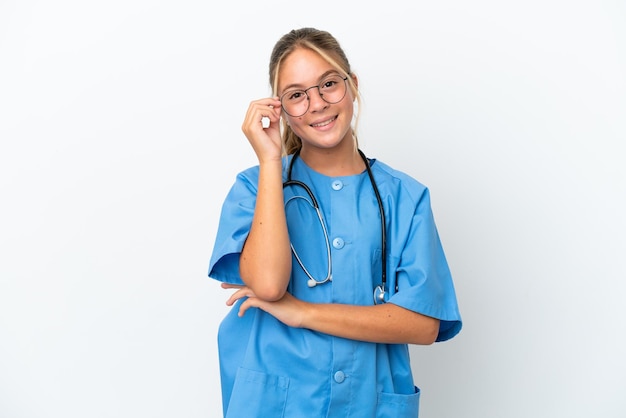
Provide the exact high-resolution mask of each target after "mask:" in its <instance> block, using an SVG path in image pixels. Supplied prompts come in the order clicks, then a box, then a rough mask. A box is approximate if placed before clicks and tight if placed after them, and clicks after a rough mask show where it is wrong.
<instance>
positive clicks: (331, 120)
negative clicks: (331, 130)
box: [310, 115, 337, 128]
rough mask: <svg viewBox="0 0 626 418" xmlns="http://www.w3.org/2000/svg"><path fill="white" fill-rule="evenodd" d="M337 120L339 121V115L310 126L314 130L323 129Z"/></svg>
mask: <svg viewBox="0 0 626 418" xmlns="http://www.w3.org/2000/svg"><path fill="white" fill-rule="evenodd" d="M335 120H337V115H335V116H333V117H332V118H330V119H326V120H324V121H321V122H317V123H312V124H311V125H310V126H312V127H313V128H322V127H324V126H327V125H330V124H331V123H333V122H334V121H335Z"/></svg>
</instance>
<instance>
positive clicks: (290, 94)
mask: <svg viewBox="0 0 626 418" xmlns="http://www.w3.org/2000/svg"><path fill="white" fill-rule="evenodd" d="M280 103H281V104H282V106H283V110H284V111H285V112H286V113H287V114H288V115H290V116H293V117H298V116H302V115H304V114H305V113H306V111H307V110H308V109H309V98H308V97H307V95H306V91H304V90H288V91H286V92H285V94H283V95H282V96H281V97H280Z"/></svg>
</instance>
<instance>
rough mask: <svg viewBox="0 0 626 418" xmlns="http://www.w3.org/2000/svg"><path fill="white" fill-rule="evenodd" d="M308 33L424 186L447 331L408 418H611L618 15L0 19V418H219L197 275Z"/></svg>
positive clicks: (620, 409)
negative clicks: (267, 111)
mask: <svg viewBox="0 0 626 418" xmlns="http://www.w3.org/2000/svg"><path fill="white" fill-rule="evenodd" d="M300 26H315V27H319V28H322V29H327V30H329V31H330V32H331V33H333V34H334V35H336V37H337V38H338V39H339V40H340V42H341V43H342V45H343V46H344V48H345V50H346V52H347V53H348V56H349V58H350V60H351V63H352V66H353V69H354V71H355V72H356V73H357V75H359V76H360V87H361V91H362V94H363V96H364V100H365V101H364V105H363V119H362V123H361V125H360V126H359V135H360V141H361V147H362V149H363V150H364V151H365V153H366V154H368V156H371V157H375V158H378V159H380V160H382V161H384V162H386V163H388V164H390V165H392V166H394V167H396V168H398V169H401V170H404V171H406V172H408V173H409V174H411V175H412V176H414V177H416V178H417V179H419V180H420V181H422V182H423V183H425V184H426V185H428V186H429V187H430V189H431V193H432V199H433V208H434V211H435V217H436V221H437V224H438V226H439V230H440V234H441V237H442V240H443V243H444V248H445V250H446V254H447V256H448V259H449V262H450V266H451V268H452V271H453V274H454V278H455V283H456V288H457V293H458V298H459V303H460V307H461V312H462V315H463V319H464V328H463V330H462V332H461V333H460V334H459V335H458V336H457V337H456V338H455V339H453V340H451V341H448V342H445V343H441V344H435V345H433V346H428V347H413V348H412V354H413V368H414V371H415V377H416V383H417V384H418V385H419V386H420V387H421V388H422V390H423V395H422V406H421V414H420V416H421V417H425V418H459V417H471V418H474V417H476V418H502V417H507V418H516V417H520V418H521V417H535V418H537V417H546V418H548V417H549V418H553V417H570V418H571V417H590V416H594V417H603V418H609V417H611V418H612V417H624V416H626V401H624V396H623V391H624V388H625V387H626V360H625V355H624V353H626V343H624V338H623V333H624V331H625V329H626V328H625V326H624V319H625V318H626V307H625V305H626V303H625V299H624V297H625V296H626V295H625V293H626V292H625V291H626V285H625V282H626V257H625V256H624V253H625V250H626V238H625V236H626V222H625V220H624V213H626V164H624V159H625V158H624V157H625V151H624V140H625V139H626V4H625V3H624V2H623V1H617V0H616V1H597V0H580V1H557V0H547V1H546V0H544V1H536V0H530V1H524V2H502V1H495V0H493V1H488V0H482V1H474V2H467V1H460V0H452V1H444V2H407V1H404V0H402V1H400V0H391V1H385V2H383V3H380V2H374V3H371V4H370V3H369V2H362V1H354V2H336V1H321V2H313V3H312V2H304V3H303V2H293V1H289V2H278V1H264V2H253V1H249V2H238V1H229V2H224V3H223V4H217V3H211V2H208V1H194V0H182V1H165V0H164V1H147V0H143V1H142V0H125V1H121V0H112V1H107V2H85V1H79V0H75V1H71V0H59V1H54V2H46V1H33V0H22V1H17V0H15V1H7V0H2V1H0V138H1V148H0V199H1V205H0V417H2V418H44V417H45V418H47V417H55V418H56V417H63V418H74V417H76V418H78V417H80V418H84V417H90V418H100V417H124V418H126V417H133V418H135V417H150V418H160V417H167V418H169V417H176V418H179V417H184V418H199V417H218V416H220V414H221V401H220V393H219V375H218V362H217V352H216V332H217V326H218V324H219V322H220V320H221V318H222V317H223V315H224V314H225V313H226V306H225V305H224V301H225V299H226V297H227V293H225V292H224V291H222V290H221V289H219V287H218V284H217V283H216V282H214V281H212V280H211V279H208V278H207V276H206V273H207V267H208V259H209V256H210V253H211V249H212V246H213V240H214V237H215V232H216V226H217V222H218V217H219V211H220V208H221V203H222V200H223V198H224V196H225V194H226V192H227V190H228V188H229V187H230V185H231V184H232V181H233V180H234V176H235V174H236V173H237V172H238V171H240V170H242V169H244V168H246V167H248V166H249V165H252V164H254V163H255V158H254V154H253V152H252V150H251V148H250V146H249V145H248V143H247V141H246V140H245V138H244V137H243V135H242V133H241V130H240V126H241V122H242V120H243V116H244V113H245V110H246V108H247V105H248V103H249V101H251V100H253V99H256V98H260V97H263V96H266V95H267V94H269V83H268V80H267V65H268V61H269V54H270V51H271V48H272V46H273V44H274V42H275V41H276V40H277V39H278V37H279V36H281V35H282V34H283V33H285V32H287V31H288V30H290V29H292V28H295V27H300Z"/></svg>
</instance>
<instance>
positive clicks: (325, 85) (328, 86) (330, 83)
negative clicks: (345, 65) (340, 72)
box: [320, 76, 343, 90]
mask: <svg viewBox="0 0 626 418" xmlns="http://www.w3.org/2000/svg"><path fill="white" fill-rule="evenodd" d="M340 81H343V80H342V79H341V78H339V77H337V76H332V77H329V78H327V79H325V80H324V81H322V84H320V87H321V88H322V89H323V90H332V89H333V88H335V87H336V86H337V85H338V84H339V82H340Z"/></svg>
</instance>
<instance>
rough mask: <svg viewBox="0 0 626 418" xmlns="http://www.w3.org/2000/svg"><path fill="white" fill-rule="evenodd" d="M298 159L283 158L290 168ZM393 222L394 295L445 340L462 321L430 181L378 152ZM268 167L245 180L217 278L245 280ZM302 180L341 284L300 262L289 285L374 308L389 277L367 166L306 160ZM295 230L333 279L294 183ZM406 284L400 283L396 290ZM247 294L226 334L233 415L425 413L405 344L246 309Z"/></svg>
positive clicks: (221, 342)
mask: <svg viewBox="0 0 626 418" xmlns="http://www.w3.org/2000/svg"><path fill="white" fill-rule="evenodd" d="M291 158H292V157H291V156H288V157H285V158H284V159H283V167H284V176H283V178H284V179H286V167H287V166H288V164H289V161H290V159H291ZM370 162H371V168H372V173H373V175H374V178H375V180H376V184H377V186H378V189H379V191H380V195H381V198H382V201H383V205H384V209H385V216H386V228H387V253H388V254H387V270H386V271H387V290H388V291H390V292H391V296H390V298H389V300H388V303H394V304H396V305H399V306H402V307H404V308H406V309H409V310H412V311H414V312H418V313H421V314H423V315H428V316H431V317H434V318H438V319H439V320H440V328H439V334H438V336H437V341H445V340H448V339H450V338H452V337H454V336H455V335H456V334H457V333H458V332H459V331H460V330H461V316H460V314H459V309H458V305H457V300H456V294H455V290H454V285H453V281H452V277H451V275H450V270H449V268H448V264H447V261H446V258H445V255H444V252H443V248H442V245H441V242H440V239H439V235H438V233H437V228H436V226H435V222H434V218H433V214H432V210H431V205H430V195H429V192H428V189H427V188H426V187H425V186H423V185H422V184H420V183H419V182H418V181H416V180H415V179H413V178H411V177H410V176H408V175H406V174H404V173H402V172H399V171H397V170H394V169H392V168H391V167H389V166H388V165H386V164H384V163H382V162H380V161H376V160H370ZM258 176H259V168H258V166H255V167H251V168H249V169H247V170H245V171H243V172H241V173H239V175H238V176H237V178H236V181H235V183H234V185H233V186H232V188H231V190H230V192H229V193H228V195H227V197H226V199H225V201H224V204H223V207H222V214H221V218H220V222H219V227H218V232H217V237H216V241H215V245H214V248H213V253H212V256H211V260H210V265H209V276H210V277H212V278H214V279H216V280H220V281H223V282H228V283H237V284H242V283H243V282H242V280H241V278H240V276H239V255H240V253H241V250H242V248H243V245H244V242H245V240H246V237H247V235H248V232H249V230H250V225H251V223H252V216H253V213H254V207H255V201H256V195H257V184H258ZM292 178H293V179H294V180H299V181H302V182H304V183H306V184H307V185H308V186H309V187H310V188H311V190H312V191H313V194H314V196H315V197H316V199H317V200H318V202H319V206H320V209H321V210H322V214H323V218H324V222H325V224H326V227H327V230H328V235H329V238H330V245H331V254H332V255H331V258H332V281H330V282H328V283H325V284H321V285H318V286H315V287H313V288H310V287H308V286H307V280H308V277H307V276H306V275H305V273H304V272H303V270H302V268H301V267H300V265H299V264H298V263H297V262H296V260H295V258H294V260H293V263H292V265H293V267H292V276H291V281H290V284H289V289H288V290H289V292H290V293H291V294H293V295H294V296H295V297H296V298H298V299H301V300H305V301H309V302H319V303H345V304H354V305H372V304H373V292H374V287H375V286H377V285H379V284H380V283H381V268H382V266H381V263H382V261H381V228H380V212H379V209H378V203H377V200H376V196H375V194H374V191H373V189H372V185H371V183H370V180H369V177H368V175H367V172H363V173H361V174H358V175H353V176H345V177H328V176H325V175H322V174H320V173H317V172H315V171H313V170H311V169H310V168H309V167H308V166H307V165H306V164H305V163H304V161H302V159H301V158H298V159H296V161H295V164H294V167H293V172H292ZM284 195H285V202H288V203H287V206H286V215H287V224H288V229H289V236H290V239H291V242H292V245H293V247H294V248H295V250H296V252H297V253H298V255H299V256H300V258H301V259H302V261H303V263H304V265H305V267H306V268H307V269H308V270H309V272H310V273H311V274H312V275H313V277H315V278H316V279H317V280H322V279H323V278H325V277H326V274H327V270H328V261H327V260H328V257H327V250H326V245H325V239H324V234H323V231H322V228H321V226H320V223H319V220H318V218H317V214H316V212H315V210H314V209H313V208H312V206H311V205H310V204H309V203H308V202H307V201H305V200H304V199H299V198H296V199H291V198H292V197H294V196H302V197H304V198H305V199H307V200H308V201H310V199H309V197H308V195H307V194H306V192H305V191H304V190H303V189H302V188H301V187H298V186H288V187H287V188H285V190H284ZM396 286H397V289H398V290H397V292H396V290H395V289H396ZM239 304H240V303H237V304H236V305H235V306H234V307H233V309H232V310H231V311H230V313H229V314H228V315H227V316H226V317H225V318H224V319H223V321H222V323H221V325H220V328H219V332H218V348H219V357H220V373H221V385H222V401H223V410H224V415H225V416H226V417H237V418H238V417H272V418H275V417H305V416H306V417H355V418H366V417H371V418H382V417H394V418H404V417H411V418H415V417H417V416H418V410H419V396H420V392H419V389H418V388H417V387H416V386H415V385H414V383H413V376H412V372H411V366H410V362H409V350H408V346H407V345H406V344H375V343H369V342H361V341H354V340H348V339H344V338H339V337H334V336H331V335H327V334H323V333H319V332H316V331H311V330H308V329H300V328H290V327H288V326H286V325H284V324H282V323H281V322H280V321H278V320H277V319H275V318H274V317H273V316H271V315H269V314H267V313H265V312H263V311H262V310H260V309H256V308H253V309H250V310H248V311H247V312H246V314H245V315H244V317H243V318H239V317H238V316H237V311H238V309H239Z"/></svg>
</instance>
